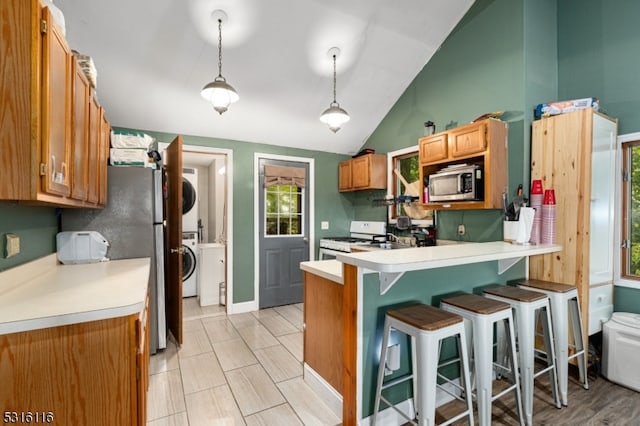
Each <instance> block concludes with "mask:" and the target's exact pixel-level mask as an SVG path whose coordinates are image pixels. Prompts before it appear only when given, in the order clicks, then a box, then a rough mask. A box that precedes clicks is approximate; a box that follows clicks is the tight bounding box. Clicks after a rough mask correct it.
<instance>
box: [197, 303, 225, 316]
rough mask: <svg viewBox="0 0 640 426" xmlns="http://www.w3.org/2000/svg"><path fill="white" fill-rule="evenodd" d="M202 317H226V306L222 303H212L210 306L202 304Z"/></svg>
mask: <svg viewBox="0 0 640 426" xmlns="http://www.w3.org/2000/svg"><path fill="white" fill-rule="evenodd" d="M200 312H202V313H201V315H200V318H202V319H204V318H210V317H220V316H222V317H224V316H226V314H227V308H226V306H222V305H210V306H201V307H200Z"/></svg>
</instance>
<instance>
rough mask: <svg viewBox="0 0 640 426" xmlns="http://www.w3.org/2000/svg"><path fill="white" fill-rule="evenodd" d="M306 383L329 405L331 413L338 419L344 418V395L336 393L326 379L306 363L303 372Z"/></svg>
mask: <svg viewBox="0 0 640 426" xmlns="http://www.w3.org/2000/svg"><path fill="white" fill-rule="evenodd" d="M303 379H304V382H305V383H306V384H307V385H309V387H310V388H311V389H313V391H314V392H315V393H316V394H318V396H319V397H320V399H322V401H323V402H324V403H325V404H327V406H328V407H329V408H330V409H331V411H332V412H333V413H334V414H335V415H336V416H337V417H338V418H340V419H341V418H342V395H340V393H338V391H336V390H335V389H334V388H333V386H331V385H330V384H329V383H328V382H327V381H326V380H325V379H323V378H322V377H321V376H320V375H319V374H318V373H316V371H315V370H314V369H313V368H311V367H309V365H308V364H307V363H304V370H303Z"/></svg>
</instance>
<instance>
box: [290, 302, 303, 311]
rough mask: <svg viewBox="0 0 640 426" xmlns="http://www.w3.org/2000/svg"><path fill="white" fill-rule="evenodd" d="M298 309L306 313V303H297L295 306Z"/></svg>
mask: <svg viewBox="0 0 640 426" xmlns="http://www.w3.org/2000/svg"><path fill="white" fill-rule="evenodd" d="M293 306H295V307H296V308H298V309H300V310H301V311H303V312H304V303H296V304H295V305H293Z"/></svg>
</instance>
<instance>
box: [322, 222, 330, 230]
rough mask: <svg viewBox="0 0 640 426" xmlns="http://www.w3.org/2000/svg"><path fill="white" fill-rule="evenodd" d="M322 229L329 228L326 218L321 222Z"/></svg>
mask: <svg viewBox="0 0 640 426" xmlns="http://www.w3.org/2000/svg"><path fill="white" fill-rule="evenodd" d="M320 229H329V222H327V221H326V220H323V221H322V222H320Z"/></svg>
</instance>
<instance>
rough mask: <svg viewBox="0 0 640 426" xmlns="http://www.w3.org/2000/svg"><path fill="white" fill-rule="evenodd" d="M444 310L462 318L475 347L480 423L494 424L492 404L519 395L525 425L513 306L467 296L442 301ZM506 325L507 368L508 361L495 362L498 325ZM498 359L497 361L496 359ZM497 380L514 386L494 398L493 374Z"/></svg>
mask: <svg viewBox="0 0 640 426" xmlns="http://www.w3.org/2000/svg"><path fill="white" fill-rule="evenodd" d="M440 307H441V308H442V309H444V310H446V311H449V312H453V313H456V314H458V315H460V316H462V317H463V318H464V319H465V321H464V323H465V329H466V330H467V335H469V336H470V337H469V340H468V342H469V344H470V345H471V346H472V349H473V350H472V351H470V352H471V353H472V358H473V364H472V367H473V368H472V377H475V397H476V401H477V406H478V422H479V424H480V426H488V425H490V424H491V404H492V403H493V401H495V400H496V399H498V398H500V397H502V396H504V395H506V394H507V393H509V392H512V391H513V392H515V396H516V405H517V407H516V411H517V413H518V418H519V420H520V424H523V421H524V419H523V415H522V397H521V394H520V381H519V380H520V379H519V378H518V371H517V365H518V363H517V358H516V343H515V333H514V327H513V314H512V312H511V306H509V305H508V304H506V303H504V302H499V301H497V300H491V299H488V298H486V297H482V296H478V295H475V294H464V295H460V296H453V297H448V298H445V299H442V301H441V302H440ZM496 323H498V324H500V323H502V324H504V325H505V330H506V334H507V336H506V341H507V344H508V350H507V359H508V363H507V364H501V362H503V361H504V360H500V359H495V360H494V351H493V346H494V337H495V336H494V324H496ZM496 358H497V357H496ZM494 367H495V369H496V376H498V377H509V378H510V379H511V384H510V385H509V386H506V387H504V388H503V389H501V390H500V391H498V392H497V393H496V394H495V395H494V394H493V373H494Z"/></svg>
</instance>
